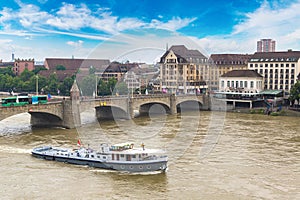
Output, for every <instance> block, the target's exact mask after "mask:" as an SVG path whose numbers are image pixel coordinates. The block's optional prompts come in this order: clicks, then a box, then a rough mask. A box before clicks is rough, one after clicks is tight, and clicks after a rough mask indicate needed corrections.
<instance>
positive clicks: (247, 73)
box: [221, 69, 262, 78]
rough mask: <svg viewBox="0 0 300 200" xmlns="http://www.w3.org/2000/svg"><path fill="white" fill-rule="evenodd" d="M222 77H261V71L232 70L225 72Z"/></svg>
mask: <svg viewBox="0 0 300 200" xmlns="http://www.w3.org/2000/svg"><path fill="white" fill-rule="evenodd" d="M221 77H261V78H262V75H260V74H259V73H257V72H256V71H255V70H247V69H246V70H232V71H229V72H227V73H225V74H223V75H222V76H221Z"/></svg>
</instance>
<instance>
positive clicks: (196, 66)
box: [160, 45, 209, 94]
mask: <svg viewBox="0 0 300 200" xmlns="http://www.w3.org/2000/svg"><path fill="white" fill-rule="evenodd" d="M208 72H209V67H208V59H207V57H206V56H204V55H203V54H202V53H200V52H199V51H198V50H189V49H187V48H186V47H185V46H184V45H174V46H171V47H170V48H169V49H168V50H167V51H166V52H165V54H164V55H163V56H162V57H161V58H160V85H161V89H162V91H163V92H167V93H173V94H196V93H204V92H206V90H207V89H208V85H207V82H208V77H207V76H209V75H208ZM205 73H206V74H205ZM205 75H206V76H205Z"/></svg>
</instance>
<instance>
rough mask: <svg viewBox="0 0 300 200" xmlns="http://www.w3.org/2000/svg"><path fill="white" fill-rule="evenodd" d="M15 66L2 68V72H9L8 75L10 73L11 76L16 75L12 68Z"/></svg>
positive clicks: (0, 72)
mask: <svg viewBox="0 0 300 200" xmlns="http://www.w3.org/2000/svg"><path fill="white" fill-rule="evenodd" d="M12 68H13V66H8V67H6V68H0V74H3V75H5V74H7V75H10V76H13V77H14V76H15V74H14V72H13V70H12Z"/></svg>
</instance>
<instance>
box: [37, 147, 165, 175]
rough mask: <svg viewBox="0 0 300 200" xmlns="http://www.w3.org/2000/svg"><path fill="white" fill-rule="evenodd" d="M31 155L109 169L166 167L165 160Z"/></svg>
mask: <svg viewBox="0 0 300 200" xmlns="http://www.w3.org/2000/svg"><path fill="white" fill-rule="evenodd" d="M32 156H34V157H36V158H40V159H45V160H51V161H58V162H64V163H69V164H75V165H86V166H90V167H95V168H101V169H109V170H116V171H126V172H153V171H161V172H164V171H165V170H166V169H167V161H154V162H153V161H152V162H120V163H119V162H118V163H117V162H109V161H108V162H101V161H98V160H89V159H80V158H71V157H65V156H56V155H49V154H44V153H40V152H32Z"/></svg>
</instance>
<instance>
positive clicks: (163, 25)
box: [148, 17, 197, 31]
mask: <svg viewBox="0 0 300 200" xmlns="http://www.w3.org/2000/svg"><path fill="white" fill-rule="evenodd" d="M196 19H197V18H196V17H194V18H183V19H182V18H180V17H173V18H172V19H171V20H169V21H167V22H163V21H159V20H157V19H153V20H152V21H151V23H150V24H149V25H148V26H149V27H150V28H158V29H166V30H170V31H177V30H179V29H181V28H183V27H186V26H188V25H189V24H190V23H192V22H193V21H195V20H196Z"/></svg>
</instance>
